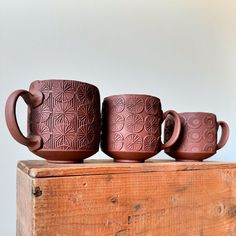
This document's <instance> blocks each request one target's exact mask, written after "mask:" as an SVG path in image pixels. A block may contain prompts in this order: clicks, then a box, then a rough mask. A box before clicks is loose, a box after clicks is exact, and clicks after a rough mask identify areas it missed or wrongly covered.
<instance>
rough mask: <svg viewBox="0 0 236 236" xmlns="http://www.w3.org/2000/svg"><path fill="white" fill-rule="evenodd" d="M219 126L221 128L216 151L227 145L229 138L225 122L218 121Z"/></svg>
mask: <svg viewBox="0 0 236 236" xmlns="http://www.w3.org/2000/svg"><path fill="white" fill-rule="evenodd" d="M217 123H218V125H219V126H221V129H222V134H221V138H220V141H219V143H218V144H217V145H216V149H217V150H219V149H221V148H222V147H224V145H225V144H226V143H227V141H228V138H229V126H228V124H227V123H226V122H225V121H218V122H217Z"/></svg>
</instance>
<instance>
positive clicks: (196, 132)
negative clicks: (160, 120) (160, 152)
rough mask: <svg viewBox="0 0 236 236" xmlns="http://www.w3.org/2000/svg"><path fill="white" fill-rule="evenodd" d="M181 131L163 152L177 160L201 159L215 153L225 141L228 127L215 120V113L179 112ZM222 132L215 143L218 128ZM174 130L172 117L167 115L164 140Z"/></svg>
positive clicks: (167, 138)
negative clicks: (173, 143)
mask: <svg viewBox="0 0 236 236" xmlns="http://www.w3.org/2000/svg"><path fill="white" fill-rule="evenodd" d="M179 116H180V119H181V126H182V128H181V133H180V136H179V138H178V140H177V142H176V143H175V145H173V146H172V147H170V148H167V149H166V150H165V152H166V153H167V154H168V155H169V156H171V157H173V158H175V159H176V160H177V161H202V160H204V159H206V158H208V157H210V156H212V155H214V154H215V153H216V151H217V150H219V149H221V148H222V147H223V146H224V145H225V144H226V142H227V140H228V137H229V127H228V125H227V123H226V122H225V121H217V118H216V115H214V114H212V113H205V112H184V113H179ZM219 127H221V128H222V134H221V138H220V140H219V142H218V143H217V131H218V128H219ZM173 130H174V117H171V116H169V117H168V118H167V120H166V123H165V141H168V140H169V139H170V137H171V135H172V132H173Z"/></svg>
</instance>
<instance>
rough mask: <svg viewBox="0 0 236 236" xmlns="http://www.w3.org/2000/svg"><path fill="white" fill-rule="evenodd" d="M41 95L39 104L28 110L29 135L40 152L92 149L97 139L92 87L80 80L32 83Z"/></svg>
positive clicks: (97, 99)
mask: <svg viewBox="0 0 236 236" xmlns="http://www.w3.org/2000/svg"><path fill="white" fill-rule="evenodd" d="M31 90H32V91H33V90H38V91H41V92H42V93H43V96H44V99H43V103H42V105H40V106H38V107H36V108H33V109H30V113H29V119H30V121H31V124H30V125H29V134H38V135H40V136H41V137H42V140H43V147H42V148H43V149H50V150H52V149H59V150H79V149H83V150H93V149H97V148H98V145H99V138H100V97H99V91H98V89H97V88H96V87H95V86H89V85H88V84H86V83H82V82H79V81H67V80H48V81H47V80H46V81H36V82H33V83H32V84H31V87H30V91H31Z"/></svg>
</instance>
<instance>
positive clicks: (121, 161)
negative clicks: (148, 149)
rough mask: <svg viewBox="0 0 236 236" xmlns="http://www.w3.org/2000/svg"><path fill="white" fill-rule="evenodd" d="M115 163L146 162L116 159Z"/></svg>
mask: <svg viewBox="0 0 236 236" xmlns="http://www.w3.org/2000/svg"><path fill="white" fill-rule="evenodd" d="M114 162H118V163H143V162H144V160H126V159H114Z"/></svg>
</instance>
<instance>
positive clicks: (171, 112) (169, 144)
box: [161, 110, 181, 149]
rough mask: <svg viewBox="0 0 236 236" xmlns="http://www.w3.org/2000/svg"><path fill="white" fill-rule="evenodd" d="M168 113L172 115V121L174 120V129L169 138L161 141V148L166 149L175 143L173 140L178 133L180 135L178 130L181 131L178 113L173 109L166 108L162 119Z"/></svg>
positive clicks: (175, 139) (176, 137)
mask: <svg viewBox="0 0 236 236" xmlns="http://www.w3.org/2000/svg"><path fill="white" fill-rule="evenodd" d="M168 115H172V116H173V117H174V121H175V127H174V131H173V133H172V136H171V138H170V139H169V140H168V141H167V142H166V143H163V144H162V145H161V148H162V149H166V148H169V147H171V146H172V145H174V144H175V142H176V141H177V139H178V137H179V135H180V131H181V120H180V118H179V115H178V113H177V112H175V111H173V110H168V111H166V112H165V113H164V117H163V119H164V120H165V119H166V118H167V116H168Z"/></svg>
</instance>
